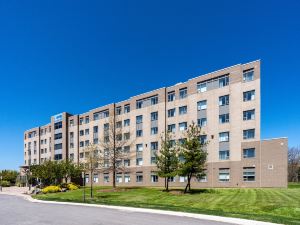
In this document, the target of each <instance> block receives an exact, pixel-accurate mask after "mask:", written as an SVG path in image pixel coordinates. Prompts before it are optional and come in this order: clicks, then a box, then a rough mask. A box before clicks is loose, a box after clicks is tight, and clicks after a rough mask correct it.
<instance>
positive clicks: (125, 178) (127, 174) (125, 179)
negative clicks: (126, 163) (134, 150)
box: [124, 173, 130, 183]
mask: <svg viewBox="0 0 300 225" xmlns="http://www.w3.org/2000/svg"><path fill="white" fill-rule="evenodd" d="M124 182H125V183H129V182H130V175H129V173H125V174H124Z"/></svg>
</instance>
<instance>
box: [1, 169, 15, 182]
mask: <svg viewBox="0 0 300 225" xmlns="http://www.w3.org/2000/svg"><path fill="white" fill-rule="evenodd" d="M18 175H19V173H18V172H17V171H15V170H2V171H1V172H0V176H2V180H6V181H8V182H9V183H10V184H12V185H14V184H15V183H16V179H17V176H18Z"/></svg>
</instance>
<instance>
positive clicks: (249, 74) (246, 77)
mask: <svg viewBox="0 0 300 225" xmlns="http://www.w3.org/2000/svg"><path fill="white" fill-rule="evenodd" d="M252 80H254V70H253V69H250V70H245V71H243V81H244V82H249V81H252Z"/></svg>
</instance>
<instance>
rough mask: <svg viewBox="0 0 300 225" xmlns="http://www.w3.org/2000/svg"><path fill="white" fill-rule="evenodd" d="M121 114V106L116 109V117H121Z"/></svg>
mask: <svg viewBox="0 0 300 225" xmlns="http://www.w3.org/2000/svg"><path fill="white" fill-rule="evenodd" d="M121 113H122V108H121V106H119V107H117V108H116V115H121Z"/></svg>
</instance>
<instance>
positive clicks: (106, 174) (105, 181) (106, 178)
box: [103, 173, 109, 183]
mask: <svg viewBox="0 0 300 225" xmlns="http://www.w3.org/2000/svg"><path fill="white" fill-rule="evenodd" d="M103 181H104V183H109V174H108V173H105V174H104V175H103Z"/></svg>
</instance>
